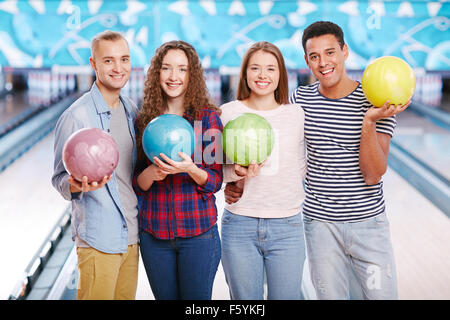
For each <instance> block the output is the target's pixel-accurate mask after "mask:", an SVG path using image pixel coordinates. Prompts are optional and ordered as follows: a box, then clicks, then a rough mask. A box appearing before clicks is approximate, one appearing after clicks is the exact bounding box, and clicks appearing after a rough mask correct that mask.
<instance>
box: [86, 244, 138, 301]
mask: <svg viewBox="0 0 450 320" xmlns="http://www.w3.org/2000/svg"><path fill="white" fill-rule="evenodd" d="M77 255H78V270H79V272H80V277H79V280H78V290H77V299H78V300H134V299H135V298H136V289H137V280H138V267H139V245H138V244H133V245H129V246H128V250H127V252H126V253H117V254H109V253H103V252H100V251H98V250H95V249H93V248H81V247H78V248H77Z"/></svg>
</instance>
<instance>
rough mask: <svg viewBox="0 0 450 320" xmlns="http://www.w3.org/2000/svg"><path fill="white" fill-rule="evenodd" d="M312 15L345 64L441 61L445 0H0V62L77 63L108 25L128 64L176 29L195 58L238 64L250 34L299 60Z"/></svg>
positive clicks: (440, 65)
mask: <svg viewBox="0 0 450 320" xmlns="http://www.w3.org/2000/svg"><path fill="white" fill-rule="evenodd" d="M317 20H331V21H333V22H336V23H338V24H339V25H340V26H341V27H342V28H343V29H344V33H345V39H346V42H347V43H348V45H349V47H350V51H351V54H350V57H349V60H348V63H347V66H348V68H350V69H363V68H364V67H365V66H366V65H367V63H368V61H370V60H371V59H373V58H376V57H379V56H382V55H395V56H399V57H402V58H403V59H405V60H406V61H407V62H408V63H410V65H411V66H413V67H422V68H425V69H427V70H438V71H446V70H447V71H448V70H450V32H449V24H450V3H449V2H448V1H417V0H416V1H330V0H328V1H326V0H324V1H287V0H280V1H267V0H259V1H257V0H252V1H241V0H234V1H231V0H215V1H214V0H203V1H202V0H190V1H188V0H179V1H168V0H166V1H162V0H160V1H144V0H141V1H138V0H127V1H122V0H120V1H119V0H83V1H81V0H3V1H0V66H12V67H51V66H54V65H66V66H67V65H69V66H78V65H87V64H88V59H89V55H90V51H89V47H90V39H91V38H92V37H93V36H94V35H95V34H96V33H98V32H100V31H103V30H105V29H112V30H117V31H121V32H123V33H124V34H125V35H126V38H127V39H128V41H129V43H130V48H131V52H132V62H133V65H134V66H137V67H141V66H145V65H148V63H149V61H150V59H151V57H152V55H153V54H154V51H155V49H156V47H158V46H159V45H160V44H161V43H163V42H164V41H168V40H172V39H182V40H185V41H188V42H190V43H192V44H193V45H194V46H195V47H196V49H197V51H198V53H199V55H200V57H201V58H202V61H203V65H204V67H205V68H218V67H220V66H238V65H239V64H240V59H241V57H242V54H243V52H245V50H246V49H247V48H248V46H249V45H251V43H253V42H254V41H259V40H267V41H270V42H273V43H275V44H276V45H278V46H279V48H280V49H281V50H282V52H283V54H284V56H285V58H286V62H287V66H288V68H305V67H306V65H305V62H304V60H303V51H302V49H301V36H302V30H303V29H304V28H305V27H306V26H307V25H309V24H310V23H312V22H314V21H317Z"/></svg>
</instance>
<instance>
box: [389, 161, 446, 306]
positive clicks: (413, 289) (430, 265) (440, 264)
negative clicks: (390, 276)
mask: <svg viewBox="0 0 450 320" xmlns="http://www.w3.org/2000/svg"><path fill="white" fill-rule="evenodd" d="M383 181H384V184H383V186H384V195H385V199H386V212H387V215H388V218H389V221H390V227H391V237H392V245H393V248H394V255H395V260H396V267H397V278H398V295H399V299H414V300H415V299H425V300H428V299H445V300H448V299H450V272H449V270H450V219H449V218H448V217H447V216H446V215H445V214H444V213H443V212H442V211H440V210H439V209H438V208H437V207H436V206H434V205H433V203H431V202H430V201H428V200H427V199H426V198H425V197H424V196H423V195H422V194H420V193H419V192H418V191H417V190H416V189H415V188H414V187H413V186H412V185H411V184H409V183H408V182H407V181H405V180H404V179H403V178H402V177H401V176H400V175H398V174H397V173H396V172H395V171H394V170H392V169H391V168H389V169H388V171H387V173H386V174H385V176H384V178H383Z"/></svg>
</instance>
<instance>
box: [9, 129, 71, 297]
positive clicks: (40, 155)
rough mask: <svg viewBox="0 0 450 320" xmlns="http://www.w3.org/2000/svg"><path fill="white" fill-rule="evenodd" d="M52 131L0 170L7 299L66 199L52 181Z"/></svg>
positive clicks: (66, 204)
mask: <svg viewBox="0 0 450 320" xmlns="http://www.w3.org/2000/svg"><path fill="white" fill-rule="evenodd" d="M52 173H53V132H52V133H51V134H50V135H48V136H47V137H45V138H44V139H42V140H41V141H39V142H38V143H37V144H36V145H35V146H34V147H33V148H32V149H30V150H29V151H28V152H27V153H25V154H24V155H23V156H22V157H20V158H19V159H18V160H17V161H15V162H14V163H13V164H12V165H11V166H10V167H8V168H7V169H6V170H5V171H3V172H2V173H1V174H0V252H2V256H3V257H4V260H3V259H2V262H3V263H1V264H0V284H1V285H0V299H7V298H8V297H9V294H10V293H11V291H12V290H13V289H14V286H15V285H16V283H17V281H18V280H19V279H20V278H21V276H22V273H23V271H24V270H25V268H26V267H27V265H28V263H29V262H30V260H31V259H32V258H33V256H34V254H35V253H36V251H37V250H38V249H39V247H40V246H41V245H42V243H43V242H44V240H45V238H46V237H47V235H48V234H49V232H50V231H51V229H52V227H53V226H54V225H55V223H56V222H57V221H58V218H59V217H60V216H61V215H62V213H63V212H64V210H65V208H66V207H67V206H68V205H69V202H67V201H65V200H64V199H63V198H62V197H61V196H60V194H59V193H58V192H56V190H55V189H54V188H53V187H52V185H51V176H52Z"/></svg>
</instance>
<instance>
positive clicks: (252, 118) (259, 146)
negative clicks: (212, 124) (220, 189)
mask: <svg viewBox="0 0 450 320" xmlns="http://www.w3.org/2000/svg"><path fill="white" fill-rule="evenodd" d="M274 143H275V135H274V131H273V129H272V126H271V125H270V124H269V122H267V120H266V119H265V118H264V117H261V116H259V115H257V114H254V113H244V114H241V115H239V116H237V117H236V118H234V119H233V120H230V121H229V122H228V123H227V124H226V125H225V127H224V129H223V136H222V146H223V150H224V152H225V154H226V156H227V157H228V158H229V159H230V160H231V161H233V163H237V164H240V165H241V166H248V165H249V164H250V163H251V162H252V161H256V163H258V164H259V163H261V162H263V161H264V160H266V159H267V157H269V155H270V153H271V152H272V149H273V146H274Z"/></svg>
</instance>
